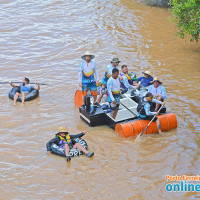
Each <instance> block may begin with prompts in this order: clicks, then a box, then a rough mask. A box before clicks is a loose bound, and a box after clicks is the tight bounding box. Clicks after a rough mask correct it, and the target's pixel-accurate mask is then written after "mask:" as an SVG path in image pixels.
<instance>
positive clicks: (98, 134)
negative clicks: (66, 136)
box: [0, 0, 200, 200]
mask: <svg viewBox="0 0 200 200" xmlns="http://www.w3.org/2000/svg"><path fill="white" fill-rule="evenodd" d="M0 9H1V12H0V61H1V65H0V82H3V81H9V80H11V81H19V80H21V79H22V77H24V76H26V77H29V78H30V80H31V81H32V82H41V83H48V84H50V85H49V86H41V91H40V97H39V98H37V99H35V100H33V101H31V102H27V103H25V105H24V106H23V107H22V106H20V104H19V103H18V104H17V106H15V107H14V106H12V104H13V101H12V100H10V99H8V92H9V90H10V86H9V85H3V84H2V85H0V107H1V112H0V137H1V144H0V158H1V159H0V174H1V177H0V199H2V200H4V199H20V200H22V199H26V200H27V199H41V200H43V199H61V200H62V199H139V200H140V199H141V200H143V199H145V200H146V199H150V200H153V199H156V200H157V199H169V200H171V199H181V200H182V199H197V198H200V194H199V192H167V191H166V188H165V187H166V184H167V182H166V181H165V175H167V174H168V175H183V174H186V175H188V176H196V175H199V173H200V171H199V166H200V153H199V148H200V137H199V132H200V120H199V117H200V109H199V108H200V103H199V101H200V95H199V90H200V81H199V80H200V65H199V63H200V46H199V44H196V43H190V42H188V41H189V40H188V39H184V40H181V39H179V38H177V37H176V36H175V35H174V32H175V30H176V28H175V25H174V24H172V23H171V22H170V21H169V17H170V13H169V12H168V10H167V9H163V8H156V7H149V6H146V5H142V4H140V3H138V2H136V1H134V0H112V1H108V0H105V1H101V0H93V1H89V0H82V1H78V0H71V1H63V0H48V1H42V0H37V1H36V0H28V1H25V0H1V2H0ZM86 50H89V51H91V52H93V53H94V54H95V55H96V58H95V61H96V62H97V65H98V66H99V74H100V77H102V76H103V74H104V71H105V66H106V65H108V64H109V62H110V61H111V59H112V58H113V57H114V56H117V57H119V58H120V60H121V61H122V64H127V65H128V67H129V71H133V72H135V73H137V75H138V76H140V75H141V72H142V71H143V70H147V69H151V71H152V72H153V75H154V76H158V77H159V78H160V79H161V81H162V82H163V83H164V86H165V87H166V90H167V93H168V99H167V100H166V105H167V109H168V110H171V111H173V112H174V113H175V114H176V116H177V119H178V128H177V129H174V130H171V131H169V132H165V133H164V134H163V135H158V134H155V135H147V136H146V135H145V136H144V137H143V138H142V140H141V142H139V143H136V142H135V141H134V139H135V138H128V139H124V138H121V137H120V136H119V135H118V134H116V133H115V132H114V131H113V130H112V129H110V128H108V127H106V126H99V127H94V128H91V127H88V126H87V125H86V124H85V123H84V122H83V121H82V120H80V118H79V112H78V108H77V107H76V106H75V104H74V99H73V97H74V93H75V91H76V90H77V89H78V83H77V73H78V67H79V63H80V62H81V58H80V57H81V56H82V55H83V53H84V52H85V51H86ZM100 66H103V67H100ZM61 125H64V126H67V127H68V128H69V130H70V133H74V134H75V133H79V132H80V131H81V130H87V131H88V133H87V134H86V135H85V136H84V138H85V139H86V140H87V142H88V145H89V150H90V151H94V152H95V156H94V157H93V158H86V157H85V156H80V157H78V158H74V159H72V161H71V163H66V161H65V159H64V158H62V157H58V156H55V155H46V147H45V145H46V142H47V141H48V140H49V139H51V138H52V137H54V134H55V133H56V131H57V129H58V127H59V126H61ZM198 183H199V182H198Z"/></svg>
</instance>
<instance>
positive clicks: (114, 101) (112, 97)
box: [107, 68, 120, 119]
mask: <svg viewBox="0 0 200 200" xmlns="http://www.w3.org/2000/svg"><path fill="white" fill-rule="evenodd" d="M118 76H119V70H118V69H116V68H114V69H113V70H112V77H110V78H109V79H108V82H107V89H108V102H109V103H110V108H111V114H110V116H111V117H112V118H113V119H115V118H116V115H117V112H118V110H119V104H120V80H119V77H118Z"/></svg>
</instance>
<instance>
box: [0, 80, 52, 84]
mask: <svg viewBox="0 0 200 200" xmlns="http://www.w3.org/2000/svg"><path fill="white" fill-rule="evenodd" d="M11 83H23V82H15V81H14V82H11ZM0 84H9V82H0ZM29 84H36V83H29ZM37 84H39V85H49V84H45V83H37Z"/></svg>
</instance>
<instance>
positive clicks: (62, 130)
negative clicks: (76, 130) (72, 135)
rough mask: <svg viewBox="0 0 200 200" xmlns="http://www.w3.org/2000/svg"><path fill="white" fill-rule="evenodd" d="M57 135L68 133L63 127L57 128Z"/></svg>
mask: <svg viewBox="0 0 200 200" xmlns="http://www.w3.org/2000/svg"><path fill="white" fill-rule="evenodd" d="M59 133H68V130H67V128H65V127H63V126H60V127H59V128H58V133H57V134H59Z"/></svg>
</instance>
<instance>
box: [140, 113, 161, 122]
mask: <svg viewBox="0 0 200 200" xmlns="http://www.w3.org/2000/svg"><path fill="white" fill-rule="evenodd" d="M153 117H154V115H149V116H146V117H144V118H142V119H144V120H149V121H151V120H152V119H153ZM157 119H158V118H157V117H155V118H154V120H153V122H155V121H156V120H157Z"/></svg>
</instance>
